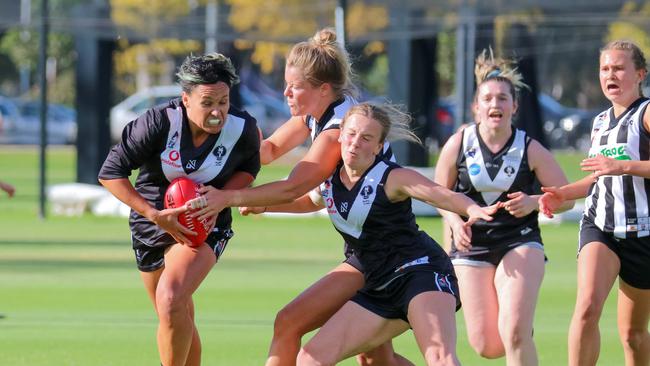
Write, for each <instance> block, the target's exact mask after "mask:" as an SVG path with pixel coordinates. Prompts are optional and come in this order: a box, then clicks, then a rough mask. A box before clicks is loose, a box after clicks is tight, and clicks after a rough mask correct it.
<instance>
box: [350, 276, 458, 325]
mask: <svg viewBox="0 0 650 366" xmlns="http://www.w3.org/2000/svg"><path fill="white" fill-rule="evenodd" d="M429 291H440V292H446V293H448V294H451V295H453V296H454V297H455V298H456V311H458V309H460V296H459V293H458V280H457V279H456V275H455V273H453V268H452V269H451V272H443V273H439V272H436V271H435V270H434V269H433V268H432V267H431V266H423V268H420V269H416V270H412V271H409V272H406V273H404V274H403V275H401V276H399V277H395V278H394V279H393V280H392V281H391V282H390V283H389V284H388V285H387V286H385V287H384V288H382V289H381V290H376V289H368V288H365V287H364V288H363V289H361V290H359V292H357V294H356V295H354V296H353V297H352V299H350V300H351V301H354V302H355V303H357V304H359V305H361V306H362V307H363V308H365V309H367V310H368V311H370V312H373V313H375V314H377V315H379V316H381V317H382V318H386V319H402V320H404V321H405V322H407V323H408V307H409V303H410V302H411V300H413V298H414V297H415V296H417V295H419V294H421V293H423V292H429Z"/></svg>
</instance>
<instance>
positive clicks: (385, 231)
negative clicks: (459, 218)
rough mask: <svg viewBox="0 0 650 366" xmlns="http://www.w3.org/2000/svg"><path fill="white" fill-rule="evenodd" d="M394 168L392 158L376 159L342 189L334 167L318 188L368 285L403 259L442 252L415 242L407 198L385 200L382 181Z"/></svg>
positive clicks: (392, 271) (418, 237) (418, 234)
mask: <svg viewBox="0 0 650 366" xmlns="http://www.w3.org/2000/svg"><path fill="white" fill-rule="evenodd" d="M397 168H400V166H399V165H397V164H395V163H393V162H390V161H387V160H382V159H377V160H375V162H374V164H373V165H372V166H371V167H370V168H368V170H367V171H366V172H365V173H364V175H363V176H362V177H361V178H360V179H359V181H357V182H356V183H355V185H354V186H353V187H352V189H351V190H348V189H347V188H346V187H345V186H344V185H343V183H342V182H341V178H340V171H341V169H342V165H339V166H338V167H337V168H336V170H335V172H334V174H333V175H332V176H331V177H330V178H328V179H327V180H326V181H325V182H324V183H323V184H322V185H321V187H320V189H321V194H322V196H323V200H324V202H325V205H326V209H327V212H328V214H329V216H330V219H331V221H332V223H333V224H334V227H335V228H336V230H337V231H338V232H339V233H340V234H341V236H342V237H343V238H344V240H345V242H346V243H348V245H349V246H350V247H351V248H352V249H353V250H354V253H355V255H356V256H357V258H358V259H359V261H360V262H361V264H362V265H363V267H364V275H365V278H366V287H369V288H374V287H377V286H379V285H381V284H385V283H386V279H389V278H391V277H392V276H395V273H399V272H403V271H402V269H404V268H405V267H407V266H405V264H407V263H409V262H413V261H415V260H418V259H421V258H422V257H423V256H431V257H437V256H441V255H442V256H444V255H445V253H444V252H443V251H442V249H440V248H439V247H438V246H437V245H425V244H424V242H423V241H422V240H421V238H422V237H421V234H423V233H422V232H420V231H419V230H418V226H417V224H416V223H415V216H414V215H413V212H412V210H411V199H410V198H409V199H406V200H404V201H400V202H390V201H389V199H388V197H386V193H385V191H384V184H385V183H386V180H387V179H388V175H389V174H390V172H391V171H392V170H393V169H397ZM425 235H426V234H425ZM436 249H438V251H436ZM423 260H424V259H423ZM425 263H426V262H423V263H417V264H425ZM412 264H416V263H411V265H410V266H408V267H409V270H411V269H415V267H417V266H413V265H412Z"/></svg>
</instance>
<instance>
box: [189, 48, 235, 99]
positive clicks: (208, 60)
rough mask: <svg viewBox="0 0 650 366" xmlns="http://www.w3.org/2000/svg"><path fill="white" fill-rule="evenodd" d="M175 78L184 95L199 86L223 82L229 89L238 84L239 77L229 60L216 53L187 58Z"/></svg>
mask: <svg viewBox="0 0 650 366" xmlns="http://www.w3.org/2000/svg"><path fill="white" fill-rule="evenodd" d="M176 76H177V77H178V82H179V84H181V87H182V88H183V91H184V92H186V93H189V92H191V91H192V89H194V87H195V86H197V85H201V84H215V83H217V82H219V81H223V82H224V83H226V84H227V85H228V87H229V88H230V87H232V86H233V85H235V84H237V83H239V76H237V73H236V72H235V67H234V66H233V64H232V62H231V61H230V59H229V58H228V57H226V56H224V55H222V54H220V53H216V52H215V53H209V54H207V55H202V56H193V55H189V56H187V58H185V61H183V64H182V65H181V67H180V68H179V70H178V72H177V73H176Z"/></svg>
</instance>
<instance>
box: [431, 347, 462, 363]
mask: <svg viewBox="0 0 650 366" xmlns="http://www.w3.org/2000/svg"><path fill="white" fill-rule="evenodd" d="M424 358H425V360H426V362H427V365H429V366H431V365H442V366H452V365H457V364H458V363H457V362H456V361H457V359H456V355H455V354H454V352H452V350H451V349H449V348H447V347H435V348H433V347H432V348H429V349H428V350H427V351H426V353H425V355H424Z"/></svg>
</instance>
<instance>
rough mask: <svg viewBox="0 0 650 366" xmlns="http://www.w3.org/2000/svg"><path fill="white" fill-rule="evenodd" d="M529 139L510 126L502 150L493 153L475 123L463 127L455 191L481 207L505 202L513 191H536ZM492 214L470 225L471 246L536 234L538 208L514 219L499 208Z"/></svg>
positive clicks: (529, 192) (490, 244) (486, 244)
mask: <svg viewBox="0 0 650 366" xmlns="http://www.w3.org/2000/svg"><path fill="white" fill-rule="evenodd" d="M530 141H531V140H530V138H529V137H528V136H526V133H525V132H524V131H521V130H518V129H514V128H513V133H512V136H511V137H510V140H509V141H508V142H507V143H506V144H505V146H504V147H503V149H501V151H499V152H497V153H492V152H491V151H490V150H489V149H488V148H487V146H486V145H485V143H484V142H483V140H482V139H481V136H480V135H479V133H478V130H477V125H472V126H469V127H467V128H465V129H464V130H463V142H462V145H461V148H460V151H459V154H458V158H457V161H456V166H457V168H458V179H457V181H456V187H455V188H454V190H455V191H457V192H461V193H463V194H465V195H467V196H468V197H469V198H471V199H473V200H474V201H475V202H476V203H478V204H479V205H480V206H489V205H492V204H494V203H496V202H498V201H502V202H503V201H507V200H509V199H508V197H507V194H508V193H512V192H524V193H526V194H528V195H531V194H536V193H537V192H535V190H534V187H535V174H534V172H532V171H531V170H530V167H529V165H528V155H527V153H526V151H527V148H528V144H529V143H530ZM493 217H494V220H493V221H491V222H487V221H483V220H479V221H478V222H476V223H475V224H474V225H472V245H477V246H484V247H489V246H493V245H497V244H508V243H510V242H515V241H521V240H526V239H527V238H533V237H539V226H538V222H537V211H534V212H531V213H530V214H529V215H527V216H525V217H522V218H517V217H514V216H512V215H510V214H509V213H508V212H507V211H505V210H498V211H497V213H496V214H495V215H493Z"/></svg>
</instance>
